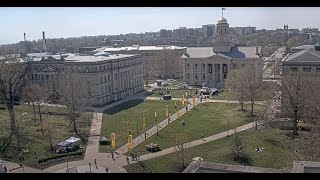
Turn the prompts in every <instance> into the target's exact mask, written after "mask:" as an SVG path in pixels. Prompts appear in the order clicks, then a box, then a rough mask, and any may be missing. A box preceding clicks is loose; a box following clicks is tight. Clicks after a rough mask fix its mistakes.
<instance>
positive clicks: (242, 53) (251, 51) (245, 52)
mask: <svg viewBox="0 0 320 180" xmlns="http://www.w3.org/2000/svg"><path fill="white" fill-rule="evenodd" d="M261 49H262V48H261V46H257V47H232V48H231V50H230V52H226V53H221V54H223V55H226V56H228V57H231V58H259V57H260V56H259V54H261Z"/></svg>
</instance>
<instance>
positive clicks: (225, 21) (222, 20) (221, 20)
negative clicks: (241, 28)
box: [218, 17, 228, 24]
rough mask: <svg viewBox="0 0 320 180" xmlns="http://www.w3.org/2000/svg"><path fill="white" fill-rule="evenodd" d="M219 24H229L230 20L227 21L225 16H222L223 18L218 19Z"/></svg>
mask: <svg viewBox="0 0 320 180" xmlns="http://www.w3.org/2000/svg"><path fill="white" fill-rule="evenodd" d="M218 24H228V21H227V20H226V19H225V18H224V17H221V18H220V19H219V20H218Z"/></svg>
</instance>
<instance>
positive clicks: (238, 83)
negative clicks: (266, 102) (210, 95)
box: [227, 66, 271, 117]
mask: <svg viewBox="0 0 320 180" xmlns="http://www.w3.org/2000/svg"><path fill="white" fill-rule="evenodd" d="M232 71H233V72H230V74H231V77H230V79H229V80H227V86H228V87H230V90H231V94H233V96H235V97H237V99H238V101H239V103H240V105H241V107H242V109H243V103H244V102H243V101H244V100H248V101H250V105H251V110H250V114H251V116H252V117H253V116H254V104H255V103H256V101H257V100H261V99H262V98H263V97H265V96H269V95H270V94H271V89H270V85H269V82H264V81H262V79H261V78H259V77H257V75H256V72H255V69H254V68H252V67H251V66H247V67H243V68H240V69H236V70H232ZM228 78H229V77H228Z"/></svg>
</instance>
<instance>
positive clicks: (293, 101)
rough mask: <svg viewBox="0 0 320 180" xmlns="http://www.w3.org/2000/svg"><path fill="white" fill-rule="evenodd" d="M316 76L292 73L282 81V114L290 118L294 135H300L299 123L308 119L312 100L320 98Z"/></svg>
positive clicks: (283, 77) (284, 76)
mask: <svg viewBox="0 0 320 180" xmlns="http://www.w3.org/2000/svg"><path fill="white" fill-rule="evenodd" d="M314 78H315V77H314V76H310V75H307V74H303V73H291V74H286V75H283V76H282V79H281V97H280V98H281V107H280V109H281V114H282V116H284V117H286V118H290V120H291V122H292V124H293V135H294V136H297V135H298V123H299V122H300V120H301V119H303V118H304V117H306V114H308V113H307V112H308V109H309V108H312V103H311V102H312V99H313V98H315V97H316V96H318V95H319V94H317V93H316V90H317V88H315V87H316V84H317V82H319V81H315V80H314Z"/></svg>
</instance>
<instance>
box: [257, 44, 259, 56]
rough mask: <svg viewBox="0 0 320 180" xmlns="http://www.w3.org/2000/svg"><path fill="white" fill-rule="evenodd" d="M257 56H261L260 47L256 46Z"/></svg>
mask: <svg viewBox="0 0 320 180" xmlns="http://www.w3.org/2000/svg"><path fill="white" fill-rule="evenodd" d="M256 55H259V47H258V46H256Z"/></svg>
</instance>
